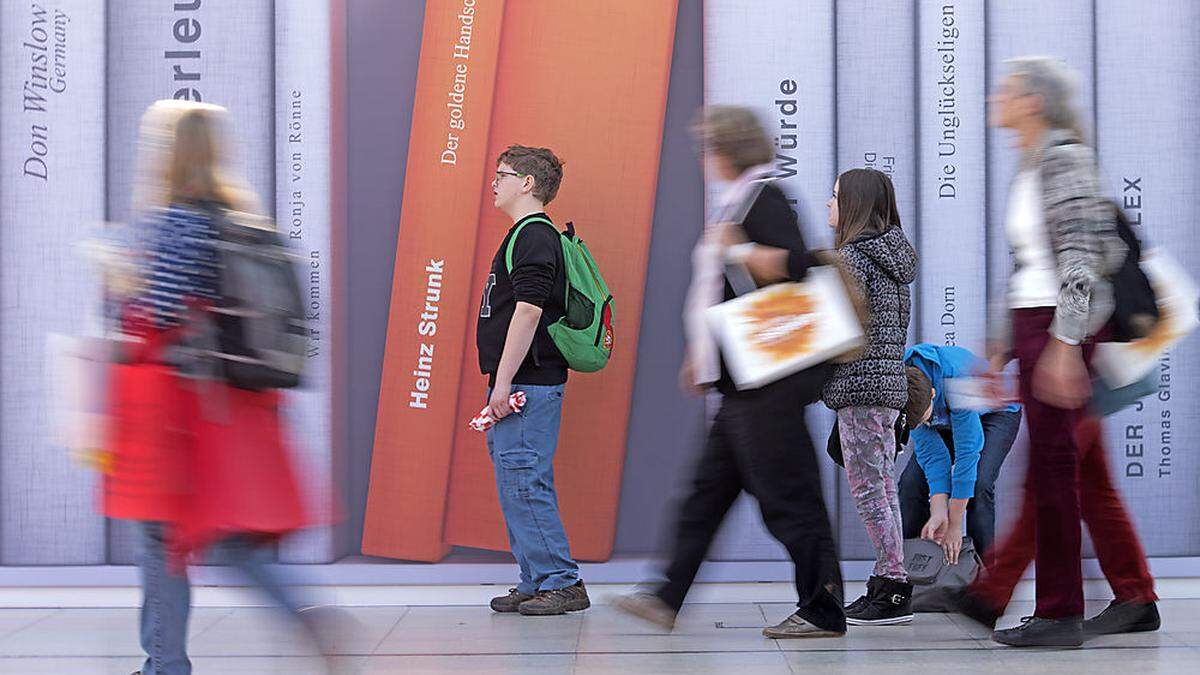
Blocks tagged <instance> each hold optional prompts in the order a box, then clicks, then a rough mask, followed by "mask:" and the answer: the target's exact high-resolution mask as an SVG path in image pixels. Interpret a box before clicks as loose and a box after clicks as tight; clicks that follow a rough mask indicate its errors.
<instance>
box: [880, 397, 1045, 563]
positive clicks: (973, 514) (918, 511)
mask: <svg viewBox="0 0 1200 675" xmlns="http://www.w3.org/2000/svg"><path fill="white" fill-rule="evenodd" d="M980 421H981V422H982V424H983V448H982V449H980V451H979V465H978V467H977V468H976V470H975V496H974V497H972V498H971V501H970V502H968V503H967V536H969V537H970V538H971V541H972V542H974V543H975V551H976V552H977V553H979V555H980V556H982V555H983V554H984V553H985V552H987V550H988V549H990V548H991V547H992V542H993V541H995V539H996V478H997V477H999V476H1000V467H1001V466H1002V465H1003V464H1004V460H1005V458H1007V457H1008V451H1009V450H1012V446H1013V443H1014V442H1015V441H1016V440H1017V432H1018V431H1019V430H1020V429H1021V413H1020V412H1019V411H1017V412H1011V411H1001V412H994V413H988V414H986V415H983V417H982V419H981V420H980ZM937 431H938V433H939V434H941V436H942V440H943V441H945V442H946V448H947V449H949V450H950V461H954V434H952V433H951V432H950V428H949V427H945V428H942V427H937ZM900 512H901V521H902V522H903V523H904V538H905V539H916V538H917V537H920V536H921V528H923V527H925V522H926V521H927V520H929V482H928V481H927V480H926V479H925V472H924V471H922V470H921V465H920V464H918V463H917V458H916V457H911V458H909V460H908V466H906V467H905V468H904V473H903V474H901V475H900Z"/></svg>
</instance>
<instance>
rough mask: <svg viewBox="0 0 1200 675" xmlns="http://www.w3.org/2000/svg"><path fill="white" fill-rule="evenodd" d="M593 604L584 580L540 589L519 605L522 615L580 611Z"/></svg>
mask: <svg viewBox="0 0 1200 675" xmlns="http://www.w3.org/2000/svg"><path fill="white" fill-rule="evenodd" d="M591 606H592V601H591V600H590V599H588V594H587V588H585V587H584V585H583V582H582V581H578V582H576V583H575V585H573V586H567V587H566V588H558V589H555V590H553V591H538V592H537V595H535V596H533V597H532V598H530V599H528V600H526V601H525V602H522V603H521V604H520V605H518V606H517V611H518V612H520V613H521V615H522V616H557V615H559V614H566V613H567V612H579V611H582V610H585V609H587V608H588V607H591Z"/></svg>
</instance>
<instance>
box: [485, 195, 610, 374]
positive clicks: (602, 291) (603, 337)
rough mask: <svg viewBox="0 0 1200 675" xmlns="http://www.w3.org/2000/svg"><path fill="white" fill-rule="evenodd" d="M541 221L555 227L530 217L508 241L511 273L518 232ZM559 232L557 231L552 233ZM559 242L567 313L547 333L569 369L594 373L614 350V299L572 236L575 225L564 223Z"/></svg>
mask: <svg viewBox="0 0 1200 675" xmlns="http://www.w3.org/2000/svg"><path fill="white" fill-rule="evenodd" d="M534 222H542V223H545V224H547V225H549V226H550V227H554V223H551V222H550V221H549V220H546V219H545V218H530V219H529V220H526V221H525V222H523V223H521V225H520V226H518V227H517V229H516V230H515V231H513V234H512V237H510V238H509V240H508V250H507V251H506V252H505V254H504V261H505V264H506V265H507V269H508V272H509V273H510V274H511V273H512V267H513V246H515V245H516V242H517V237H518V236H520V234H521V230H523V229H524V228H525V226H526V225H528V224H529V223H534ZM555 231H556V232H558V230H557V229H556V230H555ZM559 237H560V240H561V241H562V250H563V263H564V265H565V267H566V269H565V270H564V271H565V273H566V274H565V276H566V278H567V287H566V288H565V289H564V290H565V293H566V295H565V300H566V301H565V303H564V306H565V307H566V308H567V312H566V314H564V315H563V317H562V318H561V319H559V320H558V321H555V322H554V323H552V324H550V326H549V327H548V329H547V330H548V331H549V332H550V337H551V338H552V339H553V340H554V344H555V346H557V347H558V351H560V352H562V355H563V356H564V357H566V359H567V366H568V367H570V368H571V370H578V371H579V372H582V373H593V372H595V371H597V370H600V369H601V368H603V367H604V366H606V365H608V358H609V357H610V356H612V350H613V297H612V295H610V294H609V292H608V284H606V283H604V277H602V276H600V269H599V267H597V266H596V260H595V258H593V257H592V254H591V252H590V251H588V248H587V246H586V245H585V244H584V243H583V240H582V239H580V238H579V237H577V236H575V226H574V225H573V224H572V223H567V231H566V232H559Z"/></svg>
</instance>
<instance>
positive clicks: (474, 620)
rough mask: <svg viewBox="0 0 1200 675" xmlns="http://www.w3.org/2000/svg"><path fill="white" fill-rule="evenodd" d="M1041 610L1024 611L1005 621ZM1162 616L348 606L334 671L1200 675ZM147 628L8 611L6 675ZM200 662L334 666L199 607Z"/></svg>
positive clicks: (210, 666) (115, 657)
mask: <svg viewBox="0 0 1200 675" xmlns="http://www.w3.org/2000/svg"><path fill="white" fill-rule="evenodd" d="M598 599H599V600H600V601H601V602H603V601H604V600H605V599H606V598H603V597H601V598H598ZM1102 604H1103V603H1096V604H1095V606H1090V607H1089V612H1094V611H1096V610H1098V609H1099V607H1100V606H1101V605H1102ZM1030 609H1031V607H1030V606H1029V604H1028V603H1020V604H1017V605H1014V606H1013V607H1012V608H1011V610H1012V611H1011V612H1010V615H1009V616H1008V617H1007V618H1006V619H1005V620H1004V622H1002V625H1008V624H1012V623H1016V621H1017V619H1018V618H1019V617H1020V616H1021V613H1022V612H1028V611H1029V610H1030ZM1160 609H1161V611H1162V613H1163V621H1164V625H1163V630H1161V631H1159V632H1157V633H1148V634H1142V635H1128V636H1115V637H1106V638H1101V639H1098V640H1095V641H1092V642H1089V643H1088V645H1087V646H1086V647H1085V648H1084V649H1080V650H1063V651H1056V650H1034V651H1024V650H1014V649H1009V648H1004V647H1001V646H1000V645H997V644H995V643H993V642H991V641H990V640H989V639H988V638H987V634H986V632H985V631H982V630H980V629H979V628H978V627H976V626H974V625H973V624H971V623H970V622H968V621H965V620H964V619H962V618H961V617H958V616H950V615H940V614H927V615H920V616H918V619H917V621H916V622H915V623H914V624H913V625H911V626H897V627H880V628H853V627H852V628H851V631H850V633H849V634H848V635H847V636H846V637H845V638H840V639H819V640H791V641H780V642H774V641H771V640H767V639H764V638H763V637H762V636H761V634H760V633H759V631H760V630H761V629H762V627H763V626H764V625H766V624H767V623H774V622H776V621H778V620H780V619H782V618H783V617H784V616H786V615H787V614H788V613H789V612H790V611H791V610H790V607H789V606H788V605H786V604H698V605H689V606H688V607H687V608H686V609H685V610H684V613H683V614H682V615H681V617H680V621H679V624H678V625H677V626H676V628H675V631H674V632H672V633H666V632H664V631H661V630H658V629H656V628H653V627H650V626H648V625H646V624H642V623H639V622H635V621H631V620H629V619H627V618H626V617H624V616H622V615H620V614H618V613H617V612H616V611H615V610H614V609H613V608H612V607H611V606H608V605H607V604H599V603H598V604H597V605H596V606H594V607H593V608H592V609H590V610H588V611H586V612H583V613H580V614H574V615H571V616H568V617H557V618H523V617H520V616H514V615H497V614H493V613H491V612H490V611H489V610H488V609H487V608H485V607H363V608H354V609H348V610H346V612H347V614H348V616H349V617H350V618H352V620H353V621H352V623H350V624H347V625H343V626H341V628H340V629H339V630H338V631H337V634H336V635H335V636H334V642H335V645H336V651H337V653H338V656H337V657H336V658H335V659H334V662H333V666H334V668H335V669H336V672H344V673H434V672H460V673H539V674H542V673H545V674H551V673H735V674H736V675H750V674H751V673H822V672H854V673H867V672H879V673H887V674H888V675H892V674H894V673H909V672H911V673H921V674H922V675H932V674H933V673H943V672H945V673H951V672H953V673H959V674H962V673H971V674H972V675H974V674H976V673H1004V674H1005V675H1016V674H1018V673H1033V672H1053V673H1087V674H1088V675H1099V674H1101V673H1123V674H1124V673H1135V674H1136V675H1145V674H1147V673H1192V674H1194V673H1200V600H1170V601H1164V602H1162V603H1161V604H1160ZM136 627H137V612H136V610H132V609H61V610H52V609H47V610H29V609H9V610H0V673H22V674H33V673H70V674H72V675H76V674H78V675H86V674H90V673H98V674H99V673H104V674H113V675H128V673H130V672H132V671H133V670H135V669H136V668H137V666H138V664H139V661H140V649H139V647H138V643H137V628H136ZM191 654H192V656H193V661H194V664H195V667H196V672H197V673H198V674H201V675H203V674H205V673H221V674H226V673H287V674H289V675H303V674H305V673H314V674H315V673H321V672H325V671H324V670H323V669H322V668H323V666H322V662H321V660H320V659H319V658H317V657H315V656H314V655H313V654H314V652H313V649H312V648H311V647H310V646H309V645H307V644H305V643H304V642H303V641H302V640H300V639H298V637H297V636H296V635H295V634H294V633H293V632H292V631H291V630H290V629H289V628H288V627H287V626H286V625H284V624H281V623H280V622H279V621H278V620H277V618H276V617H275V616H274V615H273V614H272V613H271V612H270V610H265V609H260V608H237V609H208V608H200V609H196V610H195V611H194V613H193V620H192V624H191Z"/></svg>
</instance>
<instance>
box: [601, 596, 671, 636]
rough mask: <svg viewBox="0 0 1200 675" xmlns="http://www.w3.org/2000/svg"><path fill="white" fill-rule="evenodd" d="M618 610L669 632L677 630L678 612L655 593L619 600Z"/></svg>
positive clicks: (625, 597) (624, 597) (617, 603)
mask: <svg viewBox="0 0 1200 675" xmlns="http://www.w3.org/2000/svg"><path fill="white" fill-rule="evenodd" d="M615 605H616V608H617V609H619V610H621V611H622V612H625V613H626V614H632V615H633V616H636V617H637V618H639V619H642V620H643V621H649V622H650V623H652V624H654V625H656V626H658V627H660V628H665V629H667V630H671V629H673V628H675V615H676V614H677V612H676V611H675V610H673V609H671V607H670V606H669V605H668V604H667V603H665V602H663V601H662V598H659V597H658V596H657V595H654V594H653V593H644V592H643V593H633V594H630V595H622V596H621V597H619V598H617V602H616V603H615Z"/></svg>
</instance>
